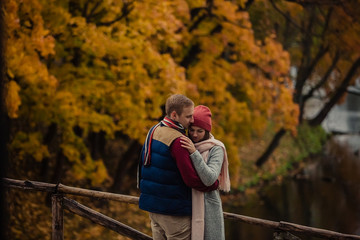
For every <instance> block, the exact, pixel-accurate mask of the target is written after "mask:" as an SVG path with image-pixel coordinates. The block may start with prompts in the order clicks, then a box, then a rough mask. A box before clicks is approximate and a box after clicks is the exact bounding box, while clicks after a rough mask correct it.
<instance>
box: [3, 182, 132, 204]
mask: <svg viewBox="0 0 360 240" xmlns="http://www.w3.org/2000/svg"><path fill="white" fill-rule="evenodd" d="M3 183H4V186H7V187H13V188H20V189H25V190H37V191H42V192H52V193H66V194H72V195H78V196H84V197H93V198H99V199H108V200H114V201H118V202H125V203H131V204H137V203H138V202H139V197H134V196H129V195H123V194H116V193H109V192H101V191H95V190H88V189H83V188H76V187H69V186H66V185H63V184H61V183H59V184H51V183H43V182H36V181H28V180H25V181H21V180H14V179H9V178H3Z"/></svg>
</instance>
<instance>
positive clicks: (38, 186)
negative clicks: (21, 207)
mask: <svg viewBox="0 0 360 240" xmlns="http://www.w3.org/2000/svg"><path fill="white" fill-rule="evenodd" d="M3 183H4V186H6V187H12V188H20V189H26V190H37V191H44V192H53V193H65V194H72V195H80V196H85V197H93V198H101V199H108V200H114V201H119V202H126V203H131V204H138V202H139V198H138V197H134V196H129V195H122V194H115V193H108V192H100V191H93V190H87V189H82V188H75V187H68V186H65V185H63V184H57V185H56V184H49V183H42V182H35V181H28V180H26V181H21V180H14V179H9V178H3ZM224 218H226V219H231V220H235V221H240V222H244V223H247V224H253V225H258V226H261V227H266V228H271V229H274V230H275V231H285V232H291V233H301V234H304V235H308V236H314V237H319V238H324V239H337V240H360V236H358V235H350V234H342V233H338V232H333V231H329V230H324V229H319V228H313V227H307V226H303V225H298V224H293V223H288V222H274V221H269V220H263V219H259V218H253V217H248V216H243V215H239V214H234V213H227V212H224Z"/></svg>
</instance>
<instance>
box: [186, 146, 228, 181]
mask: <svg viewBox="0 0 360 240" xmlns="http://www.w3.org/2000/svg"><path fill="white" fill-rule="evenodd" d="M190 158H191V160H192V162H193V164H194V167H195V169H196V172H197V173H198V175H199V177H200V179H201V181H202V182H203V183H204V184H205V185H206V186H210V185H212V184H213V183H214V182H215V181H216V180H217V179H218V177H219V175H220V171H221V167H222V164H223V161H224V150H223V149H222V147H220V146H214V147H213V148H211V149H210V152H209V157H208V161H207V163H205V161H204V160H203V158H202V156H201V154H200V152H199V151H195V152H194V153H193V154H191V155H190Z"/></svg>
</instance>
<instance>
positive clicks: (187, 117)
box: [172, 106, 194, 128]
mask: <svg viewBox="0 0 360 240" xmlns="http://www.w3.org/2000/svg"><path fill="white" fill-rule="evenodd" d="M173 113H174V114H172V116H173V120H175V121H177V122H179V123H180V124H181V125H183V127H184V128H189V126H190V124H191V123H193V122H194V117H193V114H194V106H190V107H185V108H184V109H183V112H182V113H181V115H178V114H177V113H176V112H175V111H174V112H173Z"/></svg>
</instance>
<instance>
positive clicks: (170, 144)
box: [139, 94, 219, 240]
mask: <svg viewBox="0 0 360 240" xmlns="http://www.w3.org/2000/svg"><path fill="white" fill-rule="evenodd" d="M165 111H166V117H165V118H164V119H163V120H162V121H161V122H160V123H158V124H157V125H155V126H153V127H152V128H151V129H150V131H149V133H148V135H147V137H146V140H145V144H144V146H143V150H142V154H141V160H140V166H139V178H140V182H139V185H140V186H139V187H140V191H141V194H140V200H139V207H140V209H143V210H145V211H148V212H150V219H151V229H152V232H153V239H154V240H163V239H168V240H180V239H190V238H191V212H192V211H191V188H194V189H196V190H199V191H203V192H206V191H212V190H215V189H217V187H218V184H219V183H218V182H215V183H214V184H213V185H212V186H210V187H206V186H205V185H204V184H203V183H202V182H201V180H200V178H199V177H198V175H197V173H196V171H195V169H194V167H193V165H192V162H191V159H190V156H189V152H188V151H187V149H185V148H183V147H182V146H181V143H180V137H181V136H183V135H185V130H186V128H188V127H189V125H190V124H191V123H193V121H194V118H193V112H194V103H193V102H192V101H191V100H190V99H189V98H187V97H185V96H184V95H180V94H176V95H172V96H170V97H169V98H168V99H167V101H166V104H165Z"/></svg>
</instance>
